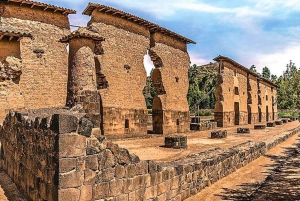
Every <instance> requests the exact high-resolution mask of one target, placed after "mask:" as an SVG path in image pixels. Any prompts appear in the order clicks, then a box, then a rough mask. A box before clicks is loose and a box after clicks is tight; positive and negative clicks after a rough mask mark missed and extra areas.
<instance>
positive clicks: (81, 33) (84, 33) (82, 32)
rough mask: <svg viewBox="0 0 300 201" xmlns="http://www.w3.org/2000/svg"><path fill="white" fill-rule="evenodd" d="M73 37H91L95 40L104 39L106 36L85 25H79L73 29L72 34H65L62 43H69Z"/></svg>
mask: <svg viewBox="0 0 300 201" xmlns="http://www.w3.org/2000/svg"><path fill="white" fill-rule="evenodd" d="M73 38H89V39H92V40H94V41H104V40H105V38H103V37H101V36H100V34H98V33H96V32H93V31H91V30H89V29H87V28H85V27H79V28H78V29H77V30H75V31H73V32H72V33H71V34H70V35H68V36H64V37H63V38H62V39H60V40H59V42H61V43H68V42H69V41H70V40H71V39H73Z"/></svg>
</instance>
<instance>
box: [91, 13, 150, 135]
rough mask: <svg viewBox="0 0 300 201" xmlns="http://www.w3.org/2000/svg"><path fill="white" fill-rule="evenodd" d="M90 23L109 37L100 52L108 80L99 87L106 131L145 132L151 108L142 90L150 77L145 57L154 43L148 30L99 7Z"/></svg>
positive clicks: (104, 36)
mask: <svg viewBox="0 0 300 201" xmlns="http://www.w3.org/2000/svg"><path fill="white" fill-rule="evenodd" d="M89 25H90V29H91V30H93V31H95V32H97V33H98V34H99V35H101V36H102V37H103V38H105V41H103V42H102V48H103V54H102V55H97V56H96V57H97V60H98V61H99V63H100V70H101V74H103V75H104V76H105V79H106V80H107V83H108V87H105V88H101V89H99V92H100V95H101V98H102V106H103V124H104V125H103V127H104V133H105V135H112V134H116V135H119V136H120V135H124V136H123V137H126V136H127V137H132V136H140V135H145V134H146V133H147V118H148V116H147V114H148V112H147V108H146V103H145V99H144V96H143V93H142V91H143V88H144V86H145V85H146V77H147V76H146V70H145V68H144V64H143V59H144V55H145V54H146V52H147V48H148V47H149V43H150V41H149V32H148V30H147V29H146V28H145V27H143V26H140V25H137V24H135V23H132V22H129V21H126V20H124V19H122V18H117V17H113V16H111V15H106V14H103V13H101V12H98V11H97V10H95V11H94V12H93V15H92V19H91V21H90V22H89ZM126 121H128V125H125V124H126Z"/></svg>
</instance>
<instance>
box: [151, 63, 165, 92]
mask: <svg viewBox="0 0 300 201" xmlns="http://www.w3.org/2000/svg"><path fill="white" fill-rule="evenodd" d="M152 82H153V87H154V90H155V92H156V94H158V95H163V94H166V91H165V87H164V84H163V80H162V77H161V72H160V69H158V68H156V69H154V70H153V73H152Z"/></svg>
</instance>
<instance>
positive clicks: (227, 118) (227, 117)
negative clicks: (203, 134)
mask: <svg viewBox="0 0 300 201" xmlns="http://www.w3.org/2000/svg"><path fill="white" fill-rule="evenodd" d="M214 115H215V121H216V122H217V126H218V127H231V126H234V112H233V111H232V112H215V113H214Z"/></svg>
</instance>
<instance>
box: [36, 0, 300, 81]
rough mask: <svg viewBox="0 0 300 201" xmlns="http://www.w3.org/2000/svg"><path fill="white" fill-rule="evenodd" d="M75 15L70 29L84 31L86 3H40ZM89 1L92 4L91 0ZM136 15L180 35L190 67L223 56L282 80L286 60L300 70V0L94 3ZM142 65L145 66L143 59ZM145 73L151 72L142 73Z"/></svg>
mask: <svg viewBox="0 0 300 201" xmlns="http://www.w3.org/2000/svg"><path fill="white" fill-rule="evenodd" d="M40 1H41V2H44V3H49V4H54V5H57V6H62V7H66V8H71V9H74V10H76V11H77V14H76V15H69V17H70V22H71V24H72V25H79V26H85V25H86V24H87V22H88V20H89V19H90V17H89V16H84V15H82V14H81V13H82V11H83V10H84V9H85V8H86V6H87V4H88V2H89V0H76V1H75V0H40ZM91 1H92V0H91ZM92 2H93V3H100V4H104V5H107V6H111V7H114V8H116V9H120V10H123V11H125V12H128V13H131V14H133V15H137V16H139V17H141V18H144V19H146V20H148V21H151V22H154V23H156V24H159V25H160V26H162V27H165V28H167V29H169V30H171V31H174V32H176V33H178V34H180V35H183V36H185V37H187V38H189V39H191V40H193V41H195V42H196V44H189V45H188V52H189V55H190V58H191V64H197V65H203V64H207V63H209V62H213V58H215V57H217V56H218V55H223V56H227V57H229V58H231V59H233V60H235V61H236V62H238V63H240V64H242V65H243V66H245V67H248V68H250V66H251V65H255V66H256V69H257V70H258V71H259V72H261V70H262V68H263V67H265V66H267V67H268V68H269V69H270V70H271V73H272V74H275V75H277V76H280V75H281V74H282V72H283V71H284V70H285V69H286V65H287V64H288V63H289V61H290V60H292V61H293V63H295V64H296V66H297V67H300V0H242V1H241V0H93V1H92ZM145 63H146V65H149V61H147V58H146V60H145ZM146 68H149V67H146Z"/></svg>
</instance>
